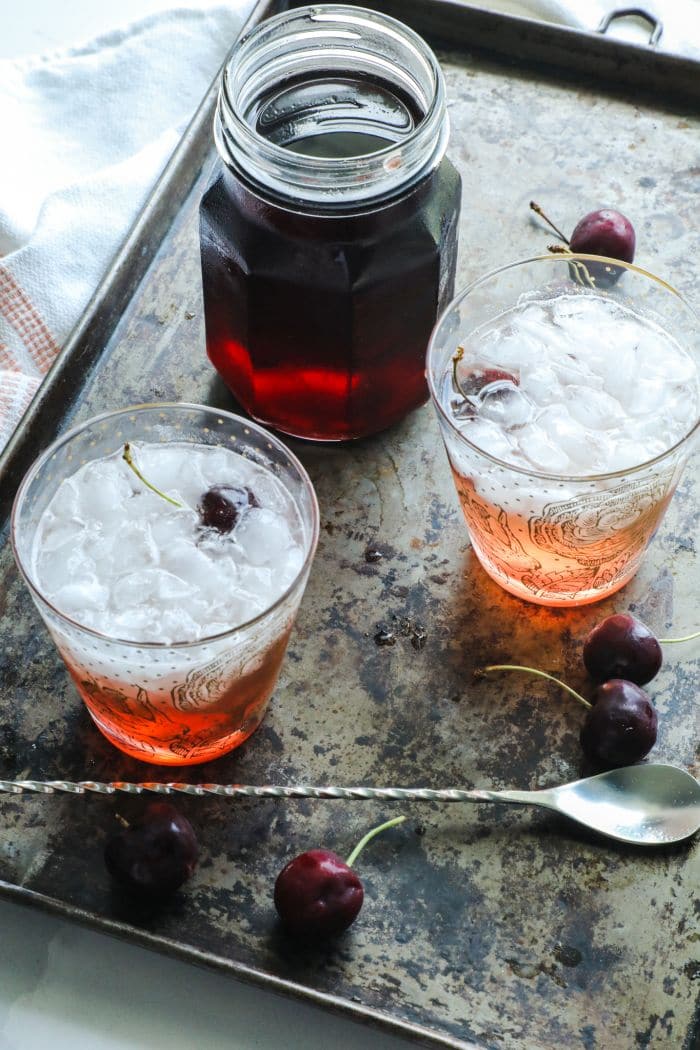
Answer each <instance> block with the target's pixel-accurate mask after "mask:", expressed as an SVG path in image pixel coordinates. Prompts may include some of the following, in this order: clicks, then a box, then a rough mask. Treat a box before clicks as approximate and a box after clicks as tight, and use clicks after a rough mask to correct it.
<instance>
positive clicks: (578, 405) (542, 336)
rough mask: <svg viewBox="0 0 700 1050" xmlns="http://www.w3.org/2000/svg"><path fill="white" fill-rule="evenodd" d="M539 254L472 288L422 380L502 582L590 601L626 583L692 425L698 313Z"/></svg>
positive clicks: (699, 397)
mask: <svg viewBox="0 0 700 1050" xmlns="http://www.w3.org/2000/svg"><path fill="white" fill-rule="evenodd" d="M599 266H600V260H596V259H594V258H593V257H591V256H560V255H556V256H546V257H543V258H538V259H531V260H527V261H526V262H522V263H515V264H513V265H511V266H507V267H504V268H503V269H500V270H498V271H495V272H494V273H491V274H488V275H487V276H486V277H483V278H482V279H481V280H478V281H476V282H475V283H474V284H472V285H470V286H469V287H468V288H467V289H466V290H465V291H463V292H462V293H461V295H459V296H458V297H457V298H456V299H455V300H454V302H453V303H452V305H451V306H450V307H449V309H448V310H447V312H446V313H445V314H444V315H443V317H442V319H441V321H440V323H439V324H438V326H437V328H436V330H435V332H434V333H433V337H432V341H431V344H430V348H429V351H428V380H429V384H430V390H431V395H432V399H433V404H434V405H435V408H436V410H437V415H438V419H439V422H440V427H441V431H442V436H443V439H444V442H445V447H446V450H447V455H448V459H449V462H450V466H451V468H452V473H453V477H454V480H455V484H456V487H457V492H458V495H459V499H460V502H461V505H462V510H463V512H464V516H465V519H466V522H467V526H468V529H469V532H470V536H471V540H472V546H473V548H474V551H475V553H476V555H477V557H478V558H479V560H480V562H481V564H482V565H483V567H484V568H485V569H486V571H487V572H488V573H489V574H490V575H491V576H492V577H493V579H495V580H496V582H497V583H499V584H501V586H503V587H504V588H505V589H506V590H508V591H510V592H511V593H513V594H516V595H518V596H519V597H521V598H525V599H527V600H529V601H532V602H537V603H539V604H543V605H583V604H586V603H588V602H594V601H598V600H599V599H601V598H603V597H605V596H606V595H608V594H611V593H613V592H614V591H616V590H618V589H619V588H620V587H622V586H623V585H624V584H625V583H627V581H628V580H629V579H630V578H631V577H632V576H633V575H634V573H635V572H636V571H637V569H638V568H639V565H640V562H641V560H642V556H643V554H644V551H645V549H646V547H647V546H648V544H649V542H650V540H651V538H652V537H653V535H654V533H655V531H656V529H657V528H658V525H659V523H660V521H661V519H662V517H663V515H664V512H665V510H666V508H667V506H668V504H669V502H670V500H671V497H672V496H673V493H674V491H675V489H676V486H677V484H678V480H679V478H680V475H681V472H682V470H683V467H684V465H685V463H686V461H687V458H688V456H689V454H690V452H691V447H692V444H693V440H694V438H695V437H696V435H697V432H698V427H699V419H700V377H699V371H698V343H699V341H700V323H699V321H698V318H697V316H696V315H695V314H694V313H693V311H692V310H691V308H690V307H689V306H688V305H687V304H686V303H685V302H684V301H683V299H682V298H681V297H680V296H679V295H678V293H677V292H675V291H674V289H672V288H671V287H670V286H669V285H667V284H665V283H664V282H663V281H660V280H659V279H658V278H656V277H654V276H653V275H652V274H649V273H646V272H645V271H643V270H640V269H639V268H637V267H634V266H631V265H627V264H620V263H618V262H615V266H617V267H618V268H621V269H623V270H624V272H623V275H622V278H621V280H620V281H619V283H618V284H616V285H615V286H613V287H611V288H610V287H608V288H598V287H596V273H597V267H599Z"/></svg>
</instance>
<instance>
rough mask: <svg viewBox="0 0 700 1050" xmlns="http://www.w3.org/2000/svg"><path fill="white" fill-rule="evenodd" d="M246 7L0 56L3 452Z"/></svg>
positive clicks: (156, 18)
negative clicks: (27, 54)
mask: <svg viewBox="0 0 700 1050" xmlns="http://www.w3.org/2000/svg"><path fill="white" fill-rule="evenodd" d="M249 7H250V3H249V0H234V2H233V3H232V4H230V5H228V6H225V7H215V8H209V9H207V10H194V9H180V10H177V11H169V12H165V13H163V14H157V15H153V16H151V17H150V18H147V19H144V20H142V21H139V22H138V23H136V24H133V25H131V26H129V27H127V28H124V29H120V30H115V31H114V32H111V33H108V34H106V35H104V36H101V37H99V38H98V39H97V40H95V41H93V42H91V43H89V44H86V45H85V46H82V47H76V48H71V49H69V50H65V51H61V52H56V53H54V54H49V55H43V56H41V57H38V58H28V59H21V60H18V61H8V60H4V61H0V114H1V115H2V129H3V141H4V149H3V157H2V163H1V164H0V450H1V449H2V447H3V446H4V445H5V444H6V442H7V440H8V438H9V436H10V435H11V433H12V431H13V429H14V428H15V426H16V425H17V422H18V421H19V419H20V417H21V415H22V413H23V412H24V410H25V409H26V407H27V406H28V404H29V402H30V401H31V398H32V397H33V395H34V393H35V392H36V390H37V388H38V387H39V384H40V383H41V381H42V378H43V377H44V375H45V374H46V372H47V371H48V369H49V368H50V366H51V363H52V361H53V359H54V358H55V356H56V354H57V353H58V351H59V349H60V347H61V346H62V345H63V343H64V342H65V340H66V339H67V337H68V335H69V333H70V331H71V329H72V328H73V326H74V325H75V323H76V322H77V320H78V319H79V317H80V315H81V313H82V312H83V310H84V309H85V306H86V304H87V302H88V300H89V299H90V296H91V295H92V294H93V292H94V291H95V289H96V288H97V286H98V284H99V282H100V279H101V277H102V275H103V274H104V272H105V270H106V269H107V266H108V265H109V262H110V260H111V259H112V258H113V256H114V254H115V252H116V251H117V249H118V247H119V245H120V244H121V242H122V241H123V239H124V237H125V236H126V234H127V232H128V230H129V228H130V226H131V224H132V222H133V221H134V219H135V218H136V215H137V214H138V212H139V209H140V208H141V206H142V204H143V203H144V200H145V199H146V197H147V196H148V192H149V190H150V189H151V188H152V186H153V184H154V183H155V181H156V179H157V178H158V175H159V174H160V172H161V170H162V169H163V166H164V164H165V162H166V161H167V159H168V157H169V156H170V154H171V153H172V150H173V149H174V147H175V146H176V145H177V142H178V140H179V138H180V136H181V134H182V132H183V130H184V128H185V127H186V125H187V123H188V121H189V119H190V117H191V116H192V114H193V113H194V111H195V109H196V108H197V106H198V104H199V102H200V101H201V99H202V97H203V96H204V94H205V92H206V90H207V88H208V86H209V84H210V83H211V81H212V79H213V78H214V76H215V75H216V72H217V70H218V68H219V66H220V65H221V63H222V62H223V59H224V58H225V56H226V53H227V51H228V50H229V48H230V47H231V45H232V44H233V42H234V40H235V38H236V35H237V33H238V31H239V29H240V26H241V22H242V17H243V12H247V10H248V9H249Z"/></svg>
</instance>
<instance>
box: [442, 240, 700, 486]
mask: <svg viewBox="0 0 700 1050" xmlns="http://www.w3.org/2000/svg"><path fill="white" fill-rule="evenodd" d="M542 262H546V263H549V264H554V265H556V264H560V265H561V264H564V263H571V262H584V263H585V262H593V263H598V264H600V263H604V264H607V265H609V266H613V267H615V268H617V269H619V268H620V267H622V268H624V269H625V270H630V271H631V272H632V273H636V274H638V275H639V276H641V277H643V278H649V279H650V280H652V281H654V283H655V284H657V285H658V286H659V287H660V288H662V289H664V290H665V291H667V292H669V293H671V294H672V295H674V296H675V297H676V299H678V301H679V302H680V303H681V304H682V306H683V307H684V308H685V309H686V310H687V311H688V313H689V314H690V315H691V317H692V318H693V319H694V321H695V322H696V324H697V325H698V329H699V330H700V316H698V314H697V313H696V311H695V309H694V308H693V307H692V306H691V305H690V303H689V302H688V301H687V299H685V298H684V296H682V295H681V293H680V292H679V291H678V290H677V289H676V288H674V287H673V285H672V284H670V283H669V282H668V281H666V280H664V279H663V278H662V277H658V276H657V275H656V274H654V273H652V272H651V271H650V270H645V269H643V267H641V266H636V265H635V264H634V263H628V262H624V261H623V260H621V259H612V258H609V257H608V256H604V255H588V254H584V253H582V252H553V253H549V254H547V255H533V256H530V257H528V258H526V259H516V260H515V261H514V262H511V263H506V264H505V265H504V266H498V267H496V268H495V269H492V270H489V271H488V272H487V273H485V274H482V275H481V276H480V277H477V278H476V279H475V280H473V281H470V282H469V284H467V285H466V286H465V287H464V288H462V289H460V290H459V291H457V292H456V293H455V296H454V298H453V299H452V300H451V301H450V302H449V303H448V304H447V306H446V307H445V308H444V310H443V311H442V312H441V314H440V315H439V317H438V319H437V321H436V323H435V327H434V328H433V331H432V333H431V336H430V341H429V343H428V350H427V353H426V368H425V372H426V377H427V381H428V389H429V391H430V397H431V400H432V402H433V405H434V407H435V409H436V411H437V413H438V415H439V417H440V418H441V419H442V420H443V421H444V422H445V423H446V425H447V426H448V427H449V429H450V430H451V431H452V432H453V434H454V435H455V436H456V437H457V439H458V440H459V441H462V442H464V444H466V445H468V446H469V448H471V449H473V451H474V452H476V453H478V454H479V455H480V456H483V457H484V458H485V459H488V460H490V461H491V462H492V463H495V464H496V465H497V466H498V467H502V468H503V469H505V470H508V471H511V472H513V473H516V474H520V475H523V476H525V477H528V478H537V479H541V480H543V481H563V482H566V483H568V484H585V483H590V482H598V481H607V480H608V479H612V478H623V477H624V478H628V477H630V476H631V475H635V474H637V473H639V472H641V471H643V470H647V469H648V468H650V467H653V466H655V465H656V464H658V463H662V462H663V461H664V460H665V459H667V458H668V457H669V456H670V455H672V454H673V453H674V452H677V451H678V450H679V449H680V448H682V447H683V445H685V444H686V443H687V442H689V441H690V439H691V438H692V437H693V435H694V434H695V433H696V432H697V431H698V430H699V429H700V416H698V418H697V419H696V420H695V423H694V424H693V425H692V426H691V428H690V430H688V431H687V432H686V433H685V434H684V435H683V437H681V438H679V440H678V441H676V442H675V444H673V445H671V446H670V447H669V448H667V449H664V451H663V452H660V453H658V455H656V456H653V457H652V458H651V459H647V460H644V462H642V463H638V464H635V465H634V466H632V467H623V468H622V469H620V470H611V471H604V472H603V473H596V474H574V475H570V474H557V473H551V472H547V471H540V470H534V469H531V468H528V467H521V466H519V465H518V464H516V463H510V462H508V461H507V460H504V459H499V458H498V456H494V455H493V454H492V453H490V452H487V451H486V450H485V449H482V448H480V447H479V446H478V445H476V444H474V442H472V441H470V440H469V438H468V437H467V436H466V435H465V434H464V432H463V431H461V430H460V429H459V427H457V426H456V425H455V422H454V420H453V419H452V417H451V416H450V414H449V413H448V412H447V411H446V409H445V407H444V405H443V404H442V399H441V398H440V396H439V393H438V390H437V384H436V382H435V379H434V376H433V369H432V367H431V364H432V360H433V358H434V357H435V356H436V354H437V348H436V344H437V338H438V336H439V334H440V333H441V331H442V328H443V325H444V324H445V322H446V320H447V318H448V317H449V315H450V314H451V313H452V311H453V310H454V309H455V307H457V306H459V305H460V304H461V303H462V302H463V301H464V300H465V299H466V298H467V296H468V295H469V294H470V293H472V292H473V291H475V289H477V288H479V287H481V286H482V285H484V284H486V283H487V282H488V281H490V280H492V279H493V278H495V277H498V276H500V275H501V274H503V273H506V272H507V271H508V270H514V269H517V268H519V267H521V266H527V265H528V264H533V263H542ZM598 291H604V289H598Z"/></svg>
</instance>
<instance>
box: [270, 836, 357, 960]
mask: <svg viewBox="0 0 700 1050" xmlns="http://www.w3.org/2000/svg"><path fill="white" fill-rule="evenodd" d="M363 899H364V890H363V888H362V883H361V882H360V879H359V878H358V876H357V875H356V874H355V872H354V871H353V870H352V868H349V867H348V865H347V864H346V863H345V861H344V860H342V859H341V858H340V857H339V856H338V855H337V854H336V853H332V852H331V851H330V850H326V849H311V850H307V852H306V853H301V854H300V855H299V856H298V857H295V858H294V860H291V861H290V862H289V864H287V866H286V867H285V868H283V869H282V871H281V872H280V873H279V875H278V876H277V881H276V882H275V895H274V900H275V908H276V909H277V913H278V915H279V917H280V919H281V920H282V922H283V923H284V925H285V927H286V929H287V930H288V931H289V932H290V933H292V934H294V935H295V936H297V937H300V938H305V939H317V938H322V937H333V936H335V935H336V934H338V933H342V932H343V930H346V929H347V928H348V926H351V925H352V923H353V922H354V921H355V919H356V918H357V915H358V913H359V911H360V908H361V907H362V901H363Z"/></svg>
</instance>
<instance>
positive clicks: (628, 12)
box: [598, 7, 664, 47]
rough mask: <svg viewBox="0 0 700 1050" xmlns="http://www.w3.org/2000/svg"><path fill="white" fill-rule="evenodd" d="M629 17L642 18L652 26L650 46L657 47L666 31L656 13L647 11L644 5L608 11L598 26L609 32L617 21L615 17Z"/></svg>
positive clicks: (603, 31)
mask: <svg viewBox="0 0 700 1050" xmlns="http://www.w3.org/2000/svg"><path fill="white" fill-rule="evenodd" d="M629 17H635V18H641V19H643V20H644V21H645V22H648V23H649V25H650V26H651V33H650V34H649V47H656V45H657V44H658V42H659V40H660V39H661V34H662V33H663V31H664V26H663V22H662V21H661V19H660V18H657V17H656V15H652V14H650V13H649V12H648V11H645V10H644V8H643V7H620V8H618V9H613V10H612V11H608V13H607V14H606V15H605V16H604V17H603V18H602V19H601V21H600V25H599V26H598V32H599V33H607V31H608V29H609V28H610V26H611V24H612V23H613V22H614V21H615V19H617V18H629Z"/></svg>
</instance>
